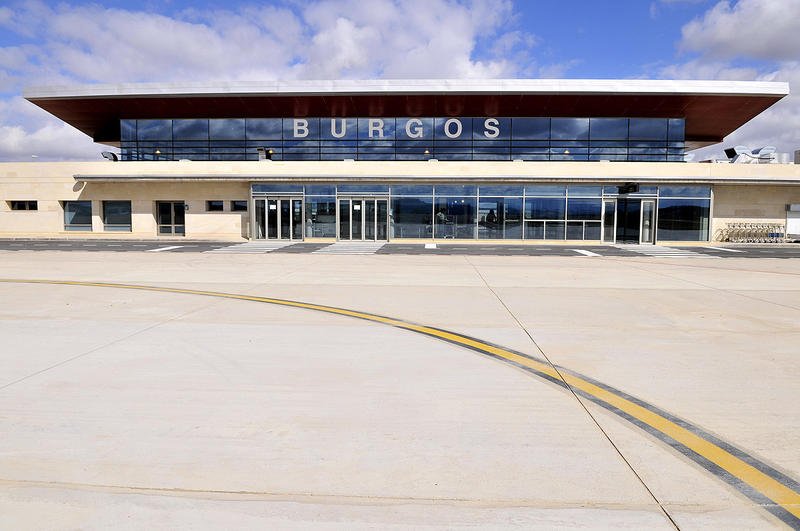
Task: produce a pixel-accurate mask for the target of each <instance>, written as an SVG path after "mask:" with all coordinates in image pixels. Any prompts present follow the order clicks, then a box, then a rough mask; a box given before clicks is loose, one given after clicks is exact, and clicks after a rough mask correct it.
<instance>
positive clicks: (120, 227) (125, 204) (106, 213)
mask: <svg viewBox="0 0 800 531" xmlns="http://www.w3.org/2000/svg"><path fill="white" fill-rule="evenodd" d="M103 225H104V227H103V228H104V230H107V231H121V232H130V230H131V202H130V201H103Z"/></svg>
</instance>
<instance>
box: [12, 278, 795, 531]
mask: <svg viewBox="0 0 800 531" xmlns="http://www.w3.org/2000/svg"><path fill="white" fill-rule="evenodd" d="M0 282H5V283H25V284H60V285H68V286H92V287H100V288H119V289H130V290H141V291H151V292H152V291H155V292H164V293H179V294H184V295H202V296H208V297H220V298H225V299H235V300H244V301H253V302H262V303H268V304H277V305H281V306H289V307H294V308H303V309H308V310H315V311H320V312H326V313H332V314H337V315H344V316H348V317H355V318H359V319H364V320H367V321H373V322H376V323H382V324H386V325H389V326H394V327H397V328H403V329H405V330H410V331H414V332H418V333H421V334H425V335H428V336H432V337H436V338H439V339H442V340H445V341H448V342H450V343H455V344H459V345H463V346H465V347H468V348H470V349H473V350H477V351H480V352H483V353H486V354H490V355H492V356H495V357H498V358H501V359H504V360H507V361H510V362H513V363H515V364H518V365H522V366H524V367H527V368H529V369H532V370H533V371H535V372H537V373H540V374H542V375H545V376H548V377H550V378H552V379H554V380H556V381H559V382H563V383H565V384H566V385H568V386H570V387H572V388H573V389H576V390H579V391H581V392H582V393H583V394H585V395H587V396H588V397H590V398H592V399H593V400H594V401H598V402H602V403H603V404H605V405H608V406H611V408H614V409H617V410H619V411H622V412H623V413H625V414H627V415H628V416H630V417H631V418H633V419H636V420H637V421H639V422H641V423H642V424H645V425H647V426H649V427H650V428H652V429H654V430H656V431H658V432H659V433H661V434H663V435H665V436H666V437H668V438H669V439H672V440H673V441H676V442H677V443H679V444H680V445H683V446H684V447H685V448H687V449H689V450H691V451H692V452H694V453H696V454H697V455H699V456H701V457H702V458H704V459H706V460H708V461H709V462H711V463H713V464H714V465H716V466H718V467H719V468H721V469H722V470H724V471H725V472H727V473H729V474H731V475H732V476H733V477H735V478H737V479H738V480H740V481H742V482H744V483H745V484H747V485H748V486H750V487H751V488H752V489H754V490H755V491H756V492H758V493H759V494H760V495H761V496H763V497H765V498H768V499H769V500H771V501H772V502H774V503H775V504H777V505H778V506H780V507H781V508H783V510H785V511H786V512H787V513H789V514H791V515H793V517H794V518H793V519H792V520H794V519H796V521H791V520H790V521H787V519H786V518H783V520H784V521H786V523H788V524H789V525H792V526H793V527H797V526H800V492H798V491H797V490H795V489H793V488H791V487H790V486H788V485H785V484H784V483H782V482H781V481H779V480H777V479H775V478H773V477H772V476H770V475H769V474H766V473H765V472H763V471H761V470H759V469H758V468H756V467H755V466H753V465H751V464H750V463H748V462H746V461H744V460H743V459H741V458H739V457H738V456H736V455H734V454H733V453H731V452H729V451H728V450H726V449H725V448H722V447H721V446H719V445H717V444H715V443H713V442H712V441H709V440H707V439H705V438H703V437H701V436H700V435H698V434H697V433H694V432H692V431H691V430H689V429H687V428H685V427H683V426H681V425H679V424H678V423H676V422H674V421H672V420H670V419H669V418H666V417H665V416H663V415H661V414H659V413H657V412H655V411H653V410H651V409H648V408H647V407H645V406H643V405H641V404H639V403H636V402H633V401H631V400H629V399H628V398H626V397H624V396H622V395H620V394H618V393H615V392H613V391H612V390H611V389H608V388H606V387H603V386H601V385H597V384H596V383H593V382H591V381H589V380H587V379H584V378H581V377H580V376H579V375H576V374H574V373H571V372H566V371H564V372H559V371H557V370H556V369H555V368H554V367H553V366H552V365H550V364H549V363H545V362H542V361H538V360H536V359H532V358H530V357H528V356H525V355H522V354H519V353H516V352H513V351H511V350H508V349H505V348H502V347H499V346H496V345H492V344H489V343H485V342H483V341H480V340H478V339H475V338H471V337H468V336H464V335H461V334H457V333H454V332H448V331H446V330H439V329H436V328H432V327H428V326H424V325H420V324H414V323H409V322H406V321H402V320H400V319H394V318H391V317H384V316H380V315H375V314H371V313H365V312H359V311H355V310H347V309H344V308H336V307H333V306H325V305H321V304H313V303H308V302H300V301H290V300H284V299H274V298H270V297H257V296H253V295H241V294H236V293H222V292H215V291H203V290H194V289H182V288H169V287H159V286H144V285H135V284H116V283H109V282H83V281H72V280H34V279H0ZM746 494H747V493H746Z"/></svg>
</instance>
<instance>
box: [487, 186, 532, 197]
mask: <svg viewBox="0 0 800 531" xmlns="http://www.w3.org/2000/svg"><path fill="white" fill-rule="evenodd" d="M479 190H480V193H481V195H506V196H521V195H522V187H521V186H481V187H480V188H479Z"/></svg>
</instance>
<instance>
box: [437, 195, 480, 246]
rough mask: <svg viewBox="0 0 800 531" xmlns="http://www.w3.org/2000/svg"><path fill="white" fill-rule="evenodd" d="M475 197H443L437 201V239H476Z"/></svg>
mask: <svg viewBox="0 0 800 531" xmlns="http://www.w3.org/2000/svg"><path fill="white" fill-rule="evenodd" d="M475 207H476V199H475V198H474V197H442V198H437V199H436V215H435V222H436V237H437V238H465V239H474V238H475Z"/></svg>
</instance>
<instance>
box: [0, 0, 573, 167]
mask: <svg viewBox="0 0 800 531" xmlns="http://www.w3.org/2000/svg"><path fill="white" fill-rule="evenodd" d="M514 17H515V13H514V10H513V6H512V4H511V1H510V0H370V1H367V2H365V1H363V0H316V1H313V2H310V3H308V4H303V5H302V6H301V5H300V4H298V3H296V2H294V1H291V0H286V3H284V4H280V5H277V6H266V7H261V6H245V7H241V8H237V9H219V10H213V11H200V10H197V9H189V10H186V11H183V12H181V13H180V14H178V15H175V16H171V17H170V16H164V15H159V14H155V13H148V12H145V11H136V10H128V9H118V8H106V7H102V6H100V5H98V4H89V5H85V6H84V5H71V4H48V3H44V2H42V1H39V0H32V1H28V2H25V3H23V4H18V5H15V6H10V7H2V8H0V26H3V27H5V28H7V29H8V30H10V31H11V32H13V33H15V34H16V35H18V37H19V41H20V42H22V43H24V44H21V45H17V46H8V47H5V48H3V47H0V94H3V93H5V94H7V95H8V96H7V98H6V100H0V134H1V135H3V137H2V139H0V160H14V159H18V158H22V159H25V158H26V157H29V156H30V154H34V152H36V153H35V154H38V155H39V156H40V157H42V158H45V157H50V158H57V157H66V158H74V157H77V156H86V154H87V153H94V154H96V152H97V151H99V150H101V149H103V147H102V146H96V145H93V144H92V143H91V140H89V139H87V138H86V137H85V136H83V135H81V134H80V133H77V132H75V131H74V130H71V129H70V128H66V129H65V128H64V127H63V125H62V124H61V123H60V122H59V121H58V120H55V119H54V118H52V117H48V115H47V114H46V113H43V112H41V111H38V110H37V109H35V108H34V107H33V106H32V105H31V104H29V103H27V102H24V101H22V100H20V99H19V98H13V99H9V98H11V97H12V95H15V94H18V93H19V92H21V89H22V87H23V86H30V85H54V84H58V85H70V84H85V83H121V82H169V81H207V82H215V81H235V80H242V81H245V80H246V81H253V80H268V79H325V78H371V77H388V78H391V77H394V78H398V77H412V78H413V77H437V78H440V77H454V78H476V77H488V78H491V77H514V76H516V75H519V74H520V73H524V74H526V75H536V74H537V73H539V72H540V70H541V71H542V72H545V73H547V72H552V71H555V70H557V69H558V68H561V69H562V70H561V71H563V69H566V68H568V67H569V66H570V64H565V65H544V66H542V65H538V64H537V63H536V61H535V60H534V59H533V58H532V56H531V49H532V48H533V47H534V46H535V44H536V40H535V37H534V36H533V35H530V34H527V33H525V32H522V31H519V30H518V29H515V26H514ZM507 28H508V29H507ZM479 50H481V51H480V52H479ZM483 50H485V51H483ZM12 110H13V112H12Z"/></svg>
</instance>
